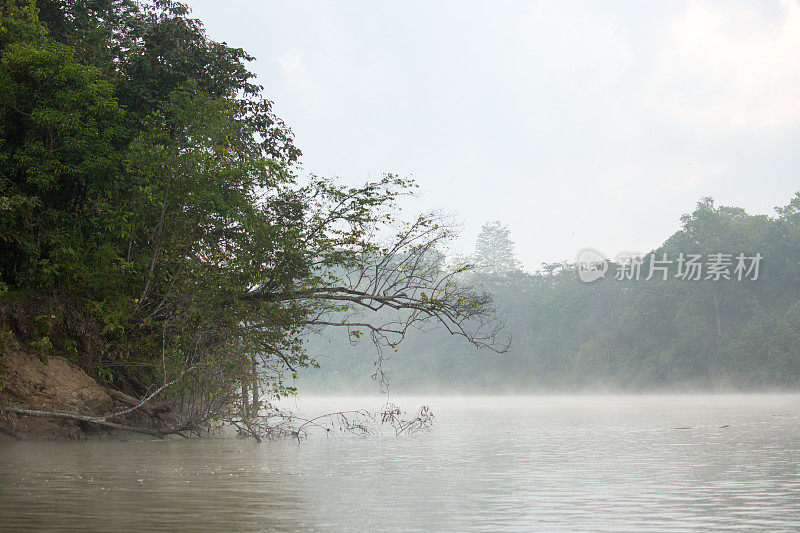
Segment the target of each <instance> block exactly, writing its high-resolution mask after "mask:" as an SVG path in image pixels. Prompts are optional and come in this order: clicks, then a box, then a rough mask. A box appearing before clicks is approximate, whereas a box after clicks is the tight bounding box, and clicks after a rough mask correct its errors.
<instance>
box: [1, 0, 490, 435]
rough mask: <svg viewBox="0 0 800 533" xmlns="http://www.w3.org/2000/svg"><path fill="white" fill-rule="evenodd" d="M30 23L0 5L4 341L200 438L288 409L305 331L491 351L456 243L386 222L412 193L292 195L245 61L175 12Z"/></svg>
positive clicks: (330, 185)
mask: <svg viewBox="0 0 800 533" xmlns="http://www.w3.org/2000/svg"><path fill="white" fill-rule="evenodd" d="M40 6H41V10H39V9H37V4H34V3H33V2H31V1H25V0H3V3H2V4H0V9H2V15H3V17H2V25H1V26H0V88H1V89H2V94H1V95H0V113H2V114H1V115H0V120H2V122H1V123H0V128H2V129H0V134H1V136H0V252H2V254H0V283H2V285H0V290H4V291H5V294H4V296H3V302H2V303H3V304H6V303H9V305H8V306H5V305H4V306H2V309H9V308H11V307H14V308H16V309H17V310H18V311H15V312H14V313H13V314H12V315H11V316H8V317H3V318H4V320H3V321H2V322H4V323H5V322H10V323H12V328H13V329H14V330H15V331H16V333H17V334H18V335H20V336H21V337H23V341H25V342H27V343H29V344H31V345H33V344H34V343H39V344H37V345H41V346H44V345H48V346H50V347H51V349H52V351H53V353H60V354H69V355H71V357H73V359H75V360H76V362H78V363H79V364H80V365H81V366H82V367H83V368H84V369H85V370H86V371H87V372H89V373H91V374H92V375H93V376H95V377H96V378H97V379H98V380H100V381H102V382H104V383H105V384H107V385H109V386H112V387H114V388H115V389H118V390H119V391H120V392H123V393H126V394H129V395H132V396H135V397H137V398H141V399H142V402H150V401H152V400H153V399H154V398H155V397H156V396H159V397H161V398H166V399H167V400H168V401H169V403H170V404H171V406H172V410H171V418H170V419H169V427H168V428H166V429H167V430H169V431H180V432H190V433H196V434H203V433H205V432H206V431H207V430H208V429H209V427H210V424H211V422H212V420H215V419H217V420H220V419H221V420H225V419H228V420H231V419H232V417H234V416H236V417H240V418H241V419H242V420H240V422H243V423H245V424H248V423H249V421H248V419H251V418H252V416H253V415H254V414H255V413H256V412H257V411H258V407H259V405H258V403H259V398H260V394H259V392H261V391H264V392H266V393H267V394H268V395H270V396H271V397H277V396H281V395H284V394H289V393H291V392H293V391H294V387H293V386H292V385H291V384H290V382H287V380H285V375H286V373H288V372H291V374H292V375H295V374H296V372H297V370H298V369H300V368H302V367H306V366H308V365H311V364H313V360H312V359H311V358H310V357H309V355H308V354H307V353H305V352H304V350H303V347H302V333H303V331H304V330H305V329H307V328H313V327H315V326H321V325H331V324H333V323H336V325H341V326H343V327H347V328H350V332H351V333H352V335H354V336H358V335H360V334H361V332H362V331H369V332H370V333H371V334H372V337H373V340H374V341H375V343H376V344H377V345H378V346H379V347H387V346H388V347H391V346H394V345H396V344H397V343H398V342H400V341H401V340H402V338H403V337H404V336H405V332H406V331H407V330H408V329H409V328H411V327H423V326H425V325H427V324H430V323H441V324H444V326H445V327H446V328H447V329H448V331H450V332H451V333H452V334H454V335H459V336H462V337H465V338H466V339H467V340H468V341H470V342H472V343H473V344H474V345H476V346H485V347H489V348H492V349H497V350H502V346H498V345H497V343H496V342H495V340H496V335H497V332H498V329H499V327H500V325H501V324H500V323H499V322H498V321H497V320H496V317H495V315H494V309H493V307H492V304H491V298H490V296H489V295H488V294H484V293H481V292H479V291H476V290H474V289H472V288H470V287H469V286H468V285H466V284H465V283H464V282H463V280H462V277H463V273H464V272H465V270H466V269H465V268H460V267H454V268H451V267H447V266H446V265H444V264H443V263H442V262H441V260H440V258H441V253H440V252H439V250H438V248H439V247H440V246H441V244H442V243H443V242H444V241H446V240H447V239H449V238H451V235H452V232H451V231H450V230H449V228H447V227H446V225H443V224H442V223H441V221H440V220H438V219H437V217H434V216H420V217H418V218H415V219H413V220H412V221H411V222H410V223H407V224H403V223H402V221H401V220H399V219H398V218H395V213H396V212H397V209H396V207H397V206H396V203H395V199H396V198H397V197H398V196H399V195H401V194H406V193H407V192H408V191H409V190H410V188H411V187H413V183H411V182H409V181H407V180H403V179H401V178H398V177H396V176H392V175H387V176H385V177H384V178H382V179H380V180H376V181H374V182H369V183H366V184H365V185H363V186H361V187H344V186H341V185H338V184H336V183H335V182H333V181H331V180H327V179H323V178H317V177H314V176H311V177H303V176H299V175H298V171H297V168H296V166H295V163H296V161H297V159H298V157H299V156H300V151H299V150H298V149H297V148H296V147H295V146H294V144H293V138H292V134H291V130H289V128H288V127H286V125H285V124H284V123H283V122H282V121H281V120H280V119H279V118H278V117H276V116H275V115H274V113H273V112H272V102H270V101H269V100H267V99H266V98H265V97H264V96H263V94H262V88H261V87H260V86H258V85H256V84H255V83H254V82H253V78H254V76H253V74H252V73H251V72H250V71H249V70H248V69H247V68H246V65H245V63H246V62H247V61H249V60H251V59H252V58H251V57H250V56H248V55H247V54H246V53H245V52H244V51H243V50H241V49H237V48H232V47H229V46H227V45H225V44H224V43H217V42H214V41H213V40H211V39H210V38H208V36H207V35H206V33H205V31H204V29H203V27H202V25H201V24H200V22H199V21H197V20H193V19H191V18H189V10H188V8H187V7H186V6H184V5H182V4H180V3H178V2H173V1H170V0H153V1H151V2H142V3H133V2H128V1H127V0H87V1H85V2H84V1H81V2H55V1H49V0H42V1H41V5H40ZM10 302H13V303H14V305H13V306H12V305H11V304H10ZM3 312H5V313H10V312H8V311H3ZM381 313H383V316H381ZM36 317H39V318H36ZM6 319H7V320H6ZM42 321H43V322H42ZM34 322H36V324H34ZM45 330H46V331H45ZM42 337H46V338H47V343H43V342H41V338H42ZM50 339H52V341H51V340H50ZM138 407H141V405H139V406H138ZM4 409H6V410H9V409H12V408H10V407H4ZM28 411H30V410H28ZM28 411H26V414H31V413H30V412H28ZM17 412H21V411H19V410H17ZM240 415H242V416H240ZM48 416H53V415H52V413H50V414H48ZM94 418H95V419H97V420H100V418H98V417H94ZM101 418H102V417H101ZM106 418H107V417H106ZM106 418H103V420H106ZM106 422H108V420H106ZM97 423H99V422H97Z"/></svg>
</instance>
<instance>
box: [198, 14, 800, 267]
mask: <svg viewBox="0 0 800 533" xmlns="http://www.w3.org/2000/svg"><path fill="white" fill-rule="evenodd" d="M188 4H189V6H190V7H191V8H192V14H193V16H196V17H198V18H200V19H201V20H202V21H203V22H204V24H205V26H206V28H207V30H208V32H209V34H210V35H211V37H212V38H214V39H215V40H218V41H225V42H227V43H228V44H229V45H230V46H235V47H241V48H244V49H245V50H247V51H248V52H249V53H250V54H251V55H253V56H255V57H256V58H257V60H256V61H254V62H253V63H252V64H251V65H250V67H251V69H252V70H253V71H254V72H255V73H256V74H257V75H258V80H259V83H261V84H262V85H263V86H264V88H265V94H266V96H267V97H268V98H270V99H271V100H274V102H275V110H276V112H277V114H278V115H279V116H280V117H281V118H282V119H283V120H284V121H286V123H287V124H288V125H289V126H290V127H291V128H292V130H293V131H294V133H295V140H296V144H297V145H298V147H299V148H300V149H301V150H302V151H303V158H302V166H303V170H304V171H305V172H311V173H314V174H317V175H322V176H330V177H334V176H338V177H339V178H340V179H341V180H342V181H343V182H346V183H352V184H357V183H362V182H364V181H366V180H368V179H375V178H378V177H380V176H381V175H383V174H384V173H386V172H393V173H397V174H400V175H402V176H406V177H412V178H414V179H415V180H416V181H417V182H418V184H419V185H420V189H419V191H418V194H417V196H416V197H415V198H413V199H408V200H406V201H405V202H404V205H403V208H404V210H406V211H407V212H408V214H409V215H411V214H412V213H416V212H420V211H423V212H427V211H432V210H436V211H440V212H443V213H446V214H448V215H452V216H453V217H454V218H455V220H457V221H458V223H459V224H460V227H461V236H460V237H459V240H458V241H456V242H455V243H454V244H453V249H452V251H453V252H455V253H468V252H470V251H471V249H472V247H473V246H474V242H475V238H476V236H477V234H478V233H479V231H480V228H481V226H482V225H483V224H484V223H485V222H487V221H492V220H499V221H500V222H502V223H503V224H507V225H508V226H509V227H510V229H511V237H512V239H513V240H514V242H515V243H516V246H517V254H518V257H519V259H520V261H521V263H522V264H523V265H524V266H525V267H526V268H527V269H528V270H530V271H534V270H536V269H537V268H538V267H539V265H540V264H541V263H542V262H550V261H562V260H569V261H574V259H575V257H576V255H577V254H578V252H579V251H580V250H581V249H582V248H585V247H592V248H595V249H597V250H600V251H601V252H603V253H604V254H605V255H607V256H609V257H613V256H615V255H617V253H618V252H620V251H623V250H626V251H639V252H647V251H649V250H651V249H653V248H655V247H657V246H658V245H659V244H660V243H661V242H663V241H664V240H665V239H666V238H667V237H668V236H669V235H671V234H672V233H673V232H675V231H676V230H677V229H679V227H680V220H679V219H680V216H681V215H682V214H684V213H688V212H691V211H692V210H693V209H694V206H695V204H696V203H697V202H698V200H700V198H702V197H704V196H712V197H714V199H715V200H716V203H717V204H718V205H732V206H738V207H743V208H745V209H746V210H747V211H748V212H751V213H754V214H772V213H773V210H774V207H775V206H779V205H785V204H787V203H788V202H789V200H790V198H791V197H792V196H793V195H794V193H795V192H797V191H800V179H798V178H797V170H796V169H797V168H799V167H800V165H799V163H800V149H799V148H798V147H800V4H798V2H797V0H780V1H768V0H762V1H758V2H756V1H738V0H726V1H720V2H704V1H699V2H697V1H694V2H682V1H679V0H670V1H664V2H637V1H630V2H616V1H606V2H602V3H601V2H589V1H587V2H581V1H575V2H566V1H552V2H535V1H519V2H514V1H471V0H457V1H452V2H448V1H441V2H431V1H405V2H391V3H389V2H374V1H363V2H355V1H352V2H338V3H334V2H304V1H296V2H295V1H293V2H289V1H286V0H280V1H278V0H266V1H264V0H262V1H259V2H255V1H245V0H227V1H224V2H221V1H219V0H189V1H188Z"/></svg>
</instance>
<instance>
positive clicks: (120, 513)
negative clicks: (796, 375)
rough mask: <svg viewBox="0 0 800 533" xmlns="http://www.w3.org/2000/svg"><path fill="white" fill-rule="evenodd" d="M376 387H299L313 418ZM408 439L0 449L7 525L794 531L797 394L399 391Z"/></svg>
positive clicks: (0, 515) (799, 467)
mask: <svg viewBox="0 0 800 533" xmlns="http://www.w3.org/2000/svg"><path fill="white" fill-rule="evenodd" d="M381 401H382V400H381V398H378V397H375V396H373V397H369V398H326V397H307V398H304V399H302V400H298V401H297V402H295V401H291V402H287V404H286V405H284V407H290V408H292V409H293V410H298V411H301V412H302V413H304V414H306V415H313V414H319V413H323V412H329V411H331V410H338V409H351V408H377V407H379V406H380V404H381ZM392 401H393V402H394V403H396V404H397V405H399V406H400V407H402V408H403V409H405V410H408V411H413V410H414V409H416V408H417V407H418V406H419V405H420V404H423V403H424V404H429V405H430V406H431V407H432V408H433V410H434V413H435V414H436V417H437V421H436V425H435V428H434V430H433V431H431V432H430V433H425V434H418V435H415V436H412V437H408V438H394V437H375V438H364V439H362V438H334V437H329V438H326V437H323V436H319V435H317V436H312V438H310V439H309V440H308V441H305V442H303V443H302V444H300V445H298V444H297V443H296V442H291V441H279V442H270V443H265V444H262V445H257V444H255V443H253V442H251V441H249V440H244V441H231V440H213V439H212V440H189V441H184V440H171V441H167V442H154V441H136V440H132V441H128V442H119V441H89V442H24V443H8V444H4V446H3V447H0V503H2V505H0V522H2V523H3V524H5V527H9V528H14V527H23V526H25V527H35V528H46V527H55V526H60V527H67V528H75V529H78V528H80V529H88V530H107V529H116V528H119V527H123V526H125V527H132V526H134V525H135V526H137V527H139V528H147V529H154V528H168V529H182V530H192V529H217V530H220V529H225V530H264V529H278V530H297V529H316V530H327V529H337V530H348V529H350V530H352V529H358V530H364V529H369V530H379V531H419V530H426V531H430V530H434V531H455V530H482V531H494V530H497V529H504V530H517V531H530V530H554V529H568V530H589V529H590V530H606V531H621V530H642V529H660V530H663V529H684V530H685V529H701V528H708V527H713V528H734V527H736V528H742V529H746V530H753V529H765V530H771V531H775V530H788V529H791V528H792V527H793V524H794V523H795V521H796V517H797V516H798V513H800V441H799V440H798V438H797V435H798V434H800V395H797V394H770V395H659V396H522V397H403V398H392Z"/></svg>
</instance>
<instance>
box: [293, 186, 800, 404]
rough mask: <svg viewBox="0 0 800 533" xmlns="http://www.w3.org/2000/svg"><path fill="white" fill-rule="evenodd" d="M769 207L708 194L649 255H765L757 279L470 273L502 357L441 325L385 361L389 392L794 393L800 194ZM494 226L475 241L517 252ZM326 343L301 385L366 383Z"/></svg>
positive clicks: (355, 357)
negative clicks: (488, 304)
mask: <svg viewBox="0 0 800 533" xmlns="http://www.w3.org/2000/svg"><path fill="white" fill-rule="evenodd" d="M776 213H777V216H776V217H768V216H763V215H758V216H754V215H749V214H747V213H746V212H745V211H744V210H742V209H739V208H733V207H724V206H720V207H718V206H715V205H714V203H713V201H712V200H711V199H710V198H705V199H703V200H702V201H701V202H700V203H699V204H698V206H697V208H696V209H695V210H694V211H693V212H692V213H690V214H687V215H685V216H684V217H682V219H681V220H682V223H683V226H682V228H681V230H680V231H678V232H676V233H675V234H674V235H672V236H671V237H669V239H667V240H666V242H665V243H664V244H663V245H662V246H661V247H660V248H658V249H657V250H655V253H656V254H657V255H658V254H661V253H668V254H669V257H672V258H674V257H676V256H677V254H678V253H680V252H685V253H690V252H701V253H715V252H744V253H746V254H747V255H753V254H755V253H757V252H759V253H761V254H762V255H763V256H764V259H763V261H762V269H761V272H760V276H759V279H758V280H757V281H744V282H737V281H722V282H710V281H682V280H680V279H675V278H674V277H671V278H670V279H669V280H668V281H660V280H659V281H656V280H651V281H639V282H626V283H623V282H615V281H612V280H609V279H605V280H601V281H596V282H594V283H591V284H586V283H582V282H580V281H579V279H578V276H577V273H576V272H575V271H574V269H573V268H572V267H569V266H567V267H564V265H563V264H554V265H546V266H545V267H544V268H543V269H542V271H540V272H537V273H535V274H527V273H523V272H519V271H517V272H514V271H511V272H508V271H507V272H505V273H500V272H493V271H492V270H491V269H482V270H479V271H478V273H477V274H475V276H474V278H473V280H474V282H475V283H478V284H482V285H483V286H484V287H485V288H487V289H488V290H490V291H492V292H493V293H494V294H495V296H496V301H497V302H498V304H499V305H500V308H501V311H502V313H503V314H504V316H505V318H506V320H507V327H508V330H509V331H510V333H511V335H512V337H513V339H514V342H513V346H512V350H511V351H510V353H508V354H505V355H504V356H502V357H497V356H495V355H494V354H491V353H483V354H469V353H465V351H464V348H463V346H461V345H459V344H457V343H454V342H453V341H452V340H451V339H450V338H449V336H447V335H446V334H444V333H443V332H437V331H434V332H429V333H426V334H425V335H424V336H423V335H420V334H413V333H412V334H410V335H409V337H408V338H407V339H406V341H405V342H404V345H403V348H402V349H401V350H400V351H399V352H398V353H397V354H395V355H393V356H392V358H391V360H389V361H385V362H384V363H383V364H384V366H385V368H386V370H387V371H388V374H389V379H390V382H391V384H392V386H393V388H394V391H396V392H397V391H400V392H402V391H406V392H413V391H440V390H457V391H459V390H460V391H476V390H478V391H483V392H514V391H546V390H577V389H590V390H607V389H612V390H643V389H647V390H658V389H667V388H670V389H674V388H678V389H682V388H709V387H711V388H714V387H716V388H720V389H725V388H739V389H755V388H763V387H767V388H789V389H796V388H797V387H800V268H798V265H800V193H798V194H797V195H796V196H795V197H794V198H792V200H791V201H790V202H789V204H788V205H786V206H784V207H779V208H776ZM491 234H496V232H495V231H491V232H489V231H487V232H486V233H485V235H484V237H483V238H482V240H481V241H480V246H481V247H484V246H487V244H486V243H487V242H490V241H497V242H500V246H499V248H498V250H499V252H498V253H500V252H502V253H501V255H502V256H503V257H513V249H512V250H511V253H509V252H508V245H507V243H506V244H503V241H504V240H505V239H503V238H502V235H500V236H499V237H500V238H496V239H488V238H487V237H488V236H489V235H491ZM482 255H483V256H488V255H489V254H487V253H483V254H482ZM643 271H644V270H643ZM673 274H674V273H673ZM607 276H611V273H609V274H607ZM715 301H716V302H717V305H715ZM717 317H719V324H720V328H719V331H718V329H717ZM331 335H333V333H331ZM333 338H334V340H337V341H338V342H328V341H327V340H326V339H323V340H321V339H317V338H312V339H311V340H310V342H309V346H308V349H309V351H310V352H311V353H312V354H314V355H316V356H317V357H318V359H319V360H320V361H321V363H322V368H321V370H319V371H315V372H310V373H309V376H308V378H307V379H306V380H305V382H303V383H304V386H305V387H307V388H310V389H315V390H323V391H331V390H334V391H337V392H349V391H351V390H352V389H354V388H355V389H359V390H374V388H375V385H374V383H372V381H371V380H370V375H371V374H372V370H371V366H372V365H371V362H372V361H373V360H374V356H373V355H372V354H371V353H369V351H368V350H366V349H365V347H364V346H355V347H352V346H350V345H349V343H346V342H345V341H344V340H339V339H337V338H336V337H333Z"/></svg>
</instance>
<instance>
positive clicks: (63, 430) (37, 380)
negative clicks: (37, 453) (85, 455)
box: [0, 350, 117, 439]
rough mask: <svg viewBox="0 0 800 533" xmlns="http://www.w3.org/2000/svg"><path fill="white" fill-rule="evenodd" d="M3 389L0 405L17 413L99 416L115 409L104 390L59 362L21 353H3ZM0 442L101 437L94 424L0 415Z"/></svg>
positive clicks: (74, 367) (60, 359) (72, 366)
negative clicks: (20, 437)
mask: <svg viewBox="0 0 800 533" xmlns="http://www.w3.org/2000/svg"><path fill="white" fill-rule="evenodd" d="M0 368H1V369H2V373H3V379H2V383H3V385H4V387H3V389H2V390H1V391H0V404H2V405H6V406H12V407H17V408H20V409H34V410H41V411H60V412H68V413H77V414H82V415H93V416H100V415H104V414H107V413H109V412H111V411H113V410H114V409H115V408H116V407H117V404H116V402H115V401H114V400H113V399H112V398H111V396H109V394H108V392H106V389H104V388H103V387H102V386H101V385H99V384H98V383H97V382H96V381H95V380H93V379H92V378H91V377H89V376H88V375H87V374H86V373H85V372H84V371H83V370H81V369H80V368H78V366H77V365H75V364H73V363H71V362H69V361H68V360H67V359H65V358H63V357H55V356H54V357H50V358H48V359H46V360H44V361H43V360H41V359H40V358H39V357H38V356H37V355H35V354H32V353H28V352H26V351H23V350H6V351H5V352H4V353H3V354H2V357H0ZM0 427H2V428H4V429H5V430H6V432H0V439H2V438H13V437H12V436H11V434H12V433H16V434H18V435H20V436H24V437H29V438H43V439H58V438H83V437H86V436H90V435H95V434H102V433H104V431H103V430H101V429H100V428H98V427H96V426H95V427H93V424H90V423H87V422H81V421H76V420H68V419H57V418H45V417H38V416H25V415H17V414H16V413H9V412H7V411H0Z"/></svg>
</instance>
